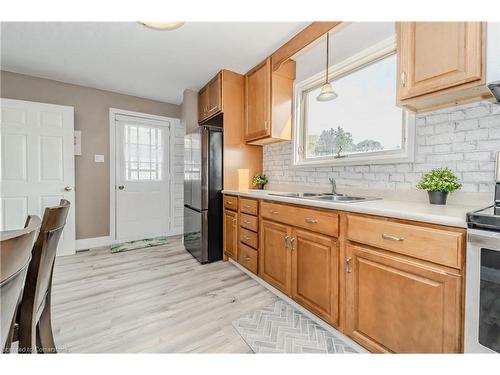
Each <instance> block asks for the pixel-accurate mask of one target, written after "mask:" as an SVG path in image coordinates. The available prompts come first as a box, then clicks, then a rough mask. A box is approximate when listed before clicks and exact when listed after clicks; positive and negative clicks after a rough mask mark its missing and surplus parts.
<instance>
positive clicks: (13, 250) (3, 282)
mask: <svg viewBox="0 0 500 375" xmlns="http://www.w3.org/2000/svg"><path fill="white" fill-rule="evenodd" d="M40 224H41V220H40V218H39V217H37V216H28V219H27V220H26V224H25V227H24V228H23V229H19V230H15V231H8V232H5V233H2V234H1V236H0V241H1V242H0V299H1V309H0V310H1V328H0V330H1V332H2V334H1V340H2V342H1V344H2V350H3V349H4V348H5V347H6V344H7V340H8V339H9V337H8V336H9V333H10V331H11V330H10V328H11V325H12V322H13V320H14V317H15V313H16V309H17V304H18V302H19V299H20V295H21V291H22V288H23V284H24V280H25V277H26V270H27V269H28V265H29V262H30V259H31V250H32V248H33V243H34V241H35V237H36V234H37V231H38V229H39V228H40Z"/></svg>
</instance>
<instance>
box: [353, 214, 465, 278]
mask: <svg viewBox="0 0 500 375" xmlns="http://www.w3.org/2000/svg"><path fill="white" fill-rule="evenodd" d="M347 238H348V239H349V240H351V241H355V242H359V243H364V244H367V245H371V246H375V247H378V248H381V249H385V250H389V251H394V252H396V253H400V254H404V255H409V256H412V257H415V258H418V259H421V260H427V261H430V262H433V263H438V264H442V265H444V266H449V267H454V268H458V269H460V268H461V267H462V250H463V249H462V244H463V239H464V233H460V232H453V231H448V230H445V229H438V228H429V227H423V226H418V225H412V224H402V223H395V222H392V221H386V220H380V219H375V218H367V217H361V216H353V215H348V216H347Z"/></svg>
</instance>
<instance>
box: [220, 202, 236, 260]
mask: <svg viewBox="0 0 500 375" xmlns="http://www.w3.org/2000/svg"><path fill="white" fill-rule="evenodd" d="M222 243H223V244H224V245H223V246H224V247H223V251H224V255H226V256H228V257H230V258H233V259H237V255H238V213H237V212H234V211H231V210H227V209H226V210H224V235H223V242H222Z"/></svg>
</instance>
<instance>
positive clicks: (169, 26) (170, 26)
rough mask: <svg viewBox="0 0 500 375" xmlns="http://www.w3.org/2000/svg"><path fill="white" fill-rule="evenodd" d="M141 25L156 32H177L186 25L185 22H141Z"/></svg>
mask: <svg viewBox="0 0 500 375" xmlns="http://www.w3.org/2000/svg"><path fill="white" fill-rule="evenodd" d="M139 23H140V24H142V25H144V26H146V27H149V28H150V29H155V30H175V29H178V28H179V27H181V26H182V25H184V22H139Z"/></svg>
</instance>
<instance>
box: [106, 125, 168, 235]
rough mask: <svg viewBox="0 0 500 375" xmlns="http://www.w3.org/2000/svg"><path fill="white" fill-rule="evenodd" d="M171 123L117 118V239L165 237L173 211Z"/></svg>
mask: <svg viewBox="0 0 500 375" xmlns="http://www.w3.org/2000/svg"><path fill="white" fill-rule="evenodd" d="M170 125H171V124H170V122H168V121H158V120H153V119H147V118H140V117H135V116H125V115H116V117H115V126H116V147H115V150H116V158H115V160H116V167H115V171H116V178H115V181H116V184H115V185H116V219H115V223H116V240H117V242H123V241H133V240H138V239H145V238H153V237H158V236H165V235H167V234H168V232H169V227H170V220H171V210H170V196H171V192H170V189H171V187H170V178H171V176H170V128H171V126H170Z"/></svg>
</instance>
